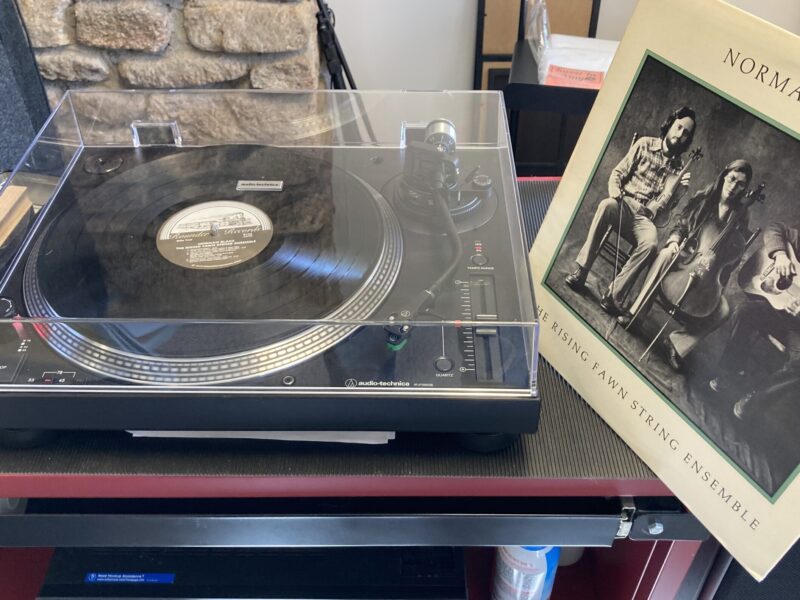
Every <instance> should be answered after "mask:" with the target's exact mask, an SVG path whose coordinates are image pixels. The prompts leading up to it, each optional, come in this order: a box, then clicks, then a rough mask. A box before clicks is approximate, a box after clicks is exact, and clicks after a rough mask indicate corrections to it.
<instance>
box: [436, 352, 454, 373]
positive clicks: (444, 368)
mask: <svg viewBox="0 0 800 600" xmlns="http://www.w3.org/2000/svg"><path fill="white" fill-rule="evenodd" d="M433 364H434V366H435V367H436V370H437V371H439V372H440V373H448V372H449V371H452V370H453V361H452V360H450V359H449V358H447V357H446V356H442V357H441V358H437V359H436V362H435V363H433Z"/></svg>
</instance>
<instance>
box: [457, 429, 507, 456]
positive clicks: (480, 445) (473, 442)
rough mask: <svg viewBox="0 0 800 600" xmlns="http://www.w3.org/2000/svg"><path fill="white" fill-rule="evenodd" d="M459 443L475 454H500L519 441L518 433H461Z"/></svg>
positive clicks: (458, 436) (458, 435)
mask: <svg viewBox="0 0 800 600" xmlns="http://www.w3.org/2000/svg"><path fill="white" fill-rule="evenodd" d="M457 439H458V443H459V445H460V446H461V447H462V448H465V449H466V450H471V451H473V452H486V453H488V452H498V451H500V450H504V449H505V448H508V447H509V446H511V445H512V444H513V443H514V442H516V441H517V440H518V439H519V434H518V433H459V434H457Z"/></svg>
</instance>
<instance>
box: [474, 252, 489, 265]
mask: <svg viewBox="0 0 800 600" xmlns="http://www.w3.org/2000/svg"><path fill="white" fill-rule="evenodd" d="M471 260H472V264H473V265H476V266H478V267H482V266H483V265H485V264H486V263H488V262H489V259H488V258H486V255H484V254H476V255H474V256H473V257H472V259H471Z"/></svg>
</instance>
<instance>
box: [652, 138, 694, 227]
mask: <svg viewBox="0 0 800 600" xmlns="http://www.w3.org/2000/svg"><path fill="white" fill-rule="evenodd" d="M701 158H703V149H702V148H699V147H698V148H695V149H694V150H692V151H691V153H690V154H689V158H688V159H687V160H686V164H684V165H683V168H681V169H680V170H679V171H677V172H675V173H670V174H669V175H667V177H666V179H665V181H664V188H663V189H662V190H661V193H660V194H659V195H658V197H657V198H656V199H655V200H653V202H651V203H650V204H648V206H647V208H648V210H650V211H651V212H652V213H653V223H655V226H656V227H658V228H659V229H660V228H662V227H664V226H665V225H667V223H669V217H670V214H671V213H672V209H673V208H675V205H676V204H677V203H678V200H680V196H679V194H677V193H676V192H677V191H678V186H680V184H681V179H683V176H684V175H685V174H686V172H687V171H688V170H689V167H691V166H692V163H693V162H695V161H698V160H700V159H701Z"/></svg>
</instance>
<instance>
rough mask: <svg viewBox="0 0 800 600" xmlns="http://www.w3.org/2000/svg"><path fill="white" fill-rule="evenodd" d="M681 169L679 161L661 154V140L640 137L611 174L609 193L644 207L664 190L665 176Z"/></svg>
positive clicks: (613, 196)
mask: <svg viewBox="0 0 800 600" xmlns="http://www.w3.org/2000/svg"><path fill="white" fill-rule="evenodd" d="M681 167H682V163H681V160H680V158H678V157H674V156H673V157H669V156H665V155H664V153H663V152H662V151H661V138H656V137H641V138H639V139H638V140H637V141H636V143H635V144H634V145H633V146H631V149H630V150H628V154H626V155H625V158H623V159H622V160H621V161H620V162H619V164H618V165H617V166H616V167H614V169H613V170H612V171H611V177H609V179H608V194H609V196H610V197H611V198H619V197H621V196H623V195H625V196H632V197H633V198H635V199H636V200H637V201H639V202H641V203H642V204H647V202H649V201H650V200H652V199H653V198H656V197H657V196H658V195H659V194H660V193H661V190H663V189H664V183H665V181H666V178H667V175H669V174H670V173H671V172H677V171H678V170H680V168H681Z"/></svg>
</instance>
